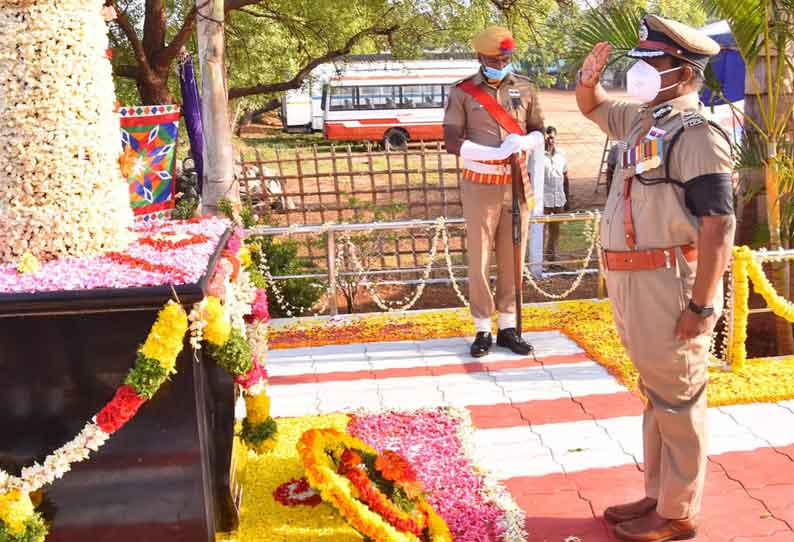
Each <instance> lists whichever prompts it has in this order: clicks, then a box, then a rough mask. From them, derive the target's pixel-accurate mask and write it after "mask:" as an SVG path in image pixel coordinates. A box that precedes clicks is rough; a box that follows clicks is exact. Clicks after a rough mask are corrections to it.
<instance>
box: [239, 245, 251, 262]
mask: <svg viewBox="0 0 794 542" xmlns="http://www.w3.org/2000/svg"><path fill="white" fill-rule="evenodd" d="M237 257H238V258H239V259H240V263H241V264H243V267H250V266H251V251H250V250H249V249H248V246H247V245H243V246H241V247H240V252H238V253H237Z"/></svg>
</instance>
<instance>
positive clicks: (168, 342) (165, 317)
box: [141, 301, 188, 373]
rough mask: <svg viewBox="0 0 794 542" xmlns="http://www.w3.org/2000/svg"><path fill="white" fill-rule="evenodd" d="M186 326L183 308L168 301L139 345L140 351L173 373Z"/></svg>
mask: <svg viewBox="0 0 794 542" xmlns="http://www.w3.org/2000/svg"><path fill="white" fill-rule="evenodd" d="M187 327H188V323H187V314H185V310H184V309H183V308H182V306H181V305H179V304H178V303H174V302H173V301H169V302H168V303H167V304H166V306H165V307H163V309H162V310H161V311H160V314H158V315H157V320H156V321H155V323H154V325H153V326H152V330H151V331H150V332H149V336H148V337H146V342H145V343H143V346H142V347H141V353H142V354H143V355H144V356H146V357H147V358H151V359H154V360H157V361H158V362H160V365H161V366H162V367H163V369H165V370H166V371H167V372H168V373H173V372H174V370H175V365H176V358H177V356H179V353H180V352H181V351H182V345H183V339H184V337H185V333H186V332H187Z"/></svg>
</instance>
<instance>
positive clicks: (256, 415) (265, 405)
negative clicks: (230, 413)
mask: <svg viewBox="0 0 794 542" xmlns="http://www.w3.org/2000/svg"><path fill="white" fill-rule="evenodd" d="M245 411H246V413H247V416H246V417H247V418H248V421H249V422H250V423H252V424H259V423H262V422H264V421H265V420H267V418H268V417H269V416H270V397H268V396H267V394H266V393H264V392H262V393H260V394H259V395H248V394H246V395H245Z"/></svg>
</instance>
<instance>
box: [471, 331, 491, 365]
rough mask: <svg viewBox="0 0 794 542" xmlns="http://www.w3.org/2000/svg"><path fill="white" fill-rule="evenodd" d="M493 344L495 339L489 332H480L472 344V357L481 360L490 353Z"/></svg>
mask: <svg viewBox="0 0 794 542" xmlns="http://www.w3.org/2000/svg"><path fill="white" fill-rule="evenodd" d="M492 344H493V338H492V337H491V334H490V333H488V332H487V331H479V332H478V333H477V336H476V337H475V338H474V342H473V343H471V356H472V357H474V358H481V357H483V356H484V355H485V354H487V353H488V350H490V349H491V345H492Z"/></svg>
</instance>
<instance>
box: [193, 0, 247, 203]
mask: <svg viewBox="0 0 794 542" xmlns="http://www.w3.org/2000/svg"><path fill="white" fill-rule="evenodd" d="M223 20H224V11H223V0H211V1H210V2H209V4H205V5H204V6H203V7H202V9H201V14H200V15H199V17H198V21H197V32H198V45H199V62H200V65H201V88H202V100H201V120H202V124H203V126H204V183H203V198H202V200H203V201H202V212H203V213H211V214H218V212H219V209H218V204H219V202H220V201H221V199H227V200H229V201H231V202H232V204H233V205H234V206H235V207H239V205H240V188H239V185H238V184H237V180H236V179H235V178H234V153H233V150H232V134H231V129H230V124H229V99H228V91H227V87H226V64H225V61H224V47H225V46H224V34H223V24H222V21H223Z"/></svg>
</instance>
